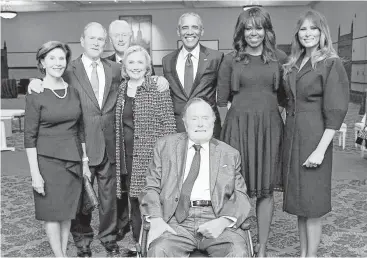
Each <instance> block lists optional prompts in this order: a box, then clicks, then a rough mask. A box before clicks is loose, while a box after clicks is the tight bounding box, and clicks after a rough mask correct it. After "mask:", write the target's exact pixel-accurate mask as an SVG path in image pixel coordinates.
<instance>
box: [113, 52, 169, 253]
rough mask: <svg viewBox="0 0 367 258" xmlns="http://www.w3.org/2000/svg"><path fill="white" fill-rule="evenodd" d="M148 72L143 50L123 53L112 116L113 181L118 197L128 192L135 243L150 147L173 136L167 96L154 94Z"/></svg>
mask: <svg viewBox="0 0 367 258" xmlns="http://www.w3.org/2000/svg"><path fill="white" fill-rule="evenodd" d="M151 71H152V67H151V58H150V56H149V54H148V52H147V51H146V50H145V49H144V48H143V47H141V46H137V45H136V46H131V47H129V48H128V49H127V50H126V51H125V53H124V57H123V59H122V68H121V74H122V77H123V78H124V79H125V80H124V81H123V82H122V83H121V85H120V88H119V93H118V97H117V104H116V114H115V115H116V120H115V123H116V178H117V197H118V198H121V194H122V192H121V191H122V189H128V194H129V200H130V208H131V216H130V219H131V226H132V232H133V238H134V241H135V242H137V241H138V240H139V233H140V226H141V223H142V222H141V214H140V210H139V200H138V197H139V194H140V192H141V190H142V188H143V187H144V183H145V172H146V170H147V168H148V164H149V162H150V160H151V158H152V157H153V147H154V145H155V142H156V140H157V139H158V138H160V137H162V136H165V135H168V134H172V133H176V122H175V118H174V114H173V104H172V99H171V96H170V93H169V91H163V92H159V91H157V83H156V80H155V79H153V78H152V77H151ZM121 175H125V176H126V177H124V178H125V179H127V182H126V181H122V180H121ZM122 186H124V187H122ZM129 244H134V243H129ZM129 247H130V250H133V248H134V246H129ZM128 249H129V248H128Z"/></svg>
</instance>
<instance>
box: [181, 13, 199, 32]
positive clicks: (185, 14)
mask: <svg viewBox="0 0 367 258" xmlns="http://www.w3.org/2000/svg"><path fill="white" fill-rule="evenodd" d="M187 16H194V17H196V18H198V20H199V26H200V29H204V25H203V21H202V20H201V17H200V15H199V14H197V13H192V12H188V13H184V14H182V15H181V16H180V18H179V19H178V26H177V27H178V29H179V28H180V26H181V25H182V19H183V18H185V17H187Z"/></svg>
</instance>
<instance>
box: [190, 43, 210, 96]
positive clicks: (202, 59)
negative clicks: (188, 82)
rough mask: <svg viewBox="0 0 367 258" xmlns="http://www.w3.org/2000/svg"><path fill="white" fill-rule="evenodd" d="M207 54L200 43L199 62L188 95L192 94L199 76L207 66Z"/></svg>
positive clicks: (199, 78)
mask: <svg viewBox="0 0 367 258" xmlns="http://www.w3.org/2000/svg"><path fill="white" fill-rule="evenodd" d="M207 56H208V53H207V51H206V47H204V46H202V45H200V53H199V64H198V69H197V71H196V76H195V80H194V83H193V85H192V89H191V92H190V96H191V95H192V93H193V92H194V90H195V89H196V87H197V86H198V85H199V84H200V80H201V77H202V75H203V73H204V71H205V69H206V67H207V66H208V59H207Z"/></svg>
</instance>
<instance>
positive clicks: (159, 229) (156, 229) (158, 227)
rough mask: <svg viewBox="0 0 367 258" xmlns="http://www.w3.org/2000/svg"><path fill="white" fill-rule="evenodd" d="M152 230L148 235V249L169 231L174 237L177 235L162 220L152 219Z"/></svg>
mask: <svg viewBox="0 0 367 258" xmlns="http://www.w3.org/2000/svg"><path fill="white" fill-rule="evenodd" d="M149 220H150V230H149V234H148V247H149V245H150V243H151V242H153V241H154V240H155V239H157V238H158V237H160V236H161V235H162V234H163V233H164V232H165V231H168V232H170V233H172V234H174V235H177V233H176V231H174V230H173V228H171V227H170V226H169V225H168V224H167V223H166V222H165V221H164V220H163V219H162V218H150V219H149Z"/></svg>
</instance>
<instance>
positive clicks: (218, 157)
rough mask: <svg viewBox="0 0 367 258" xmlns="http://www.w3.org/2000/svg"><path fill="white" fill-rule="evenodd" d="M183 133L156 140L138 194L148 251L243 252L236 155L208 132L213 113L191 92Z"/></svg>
mask: <svg viewBox="0 0 367 258" xmlns="http://www.w3.org/2000/svg"><path fill="white" fill-rule="evenodd" d="M183 121H184V124H185V127H186V131H187V133H179V134H174V135H170V136H166V137H164V138H161V139H159V140H158V141H157V143H156V146H155V148H154V156H153V160H152V161H151V164H150V166H149V168H148V170H147V177H146V186H145V188H144V189H143V192H142V194H141V196H140V209H141V213H142V215H144V216H145V217H146V219H147V220H148V221H150V225H151V226H150V231H149V235H148V245H149V243H151V244H150V248H149V249H148V256H149V257H187V256H188V255H189V253H190V252H192V251H193V250H194V249H199V250H202V251H206V252H207V253H208V254H209V255H210V256H218V257H224V256H231V257H237V256H238V257H246V256H249V252H248V251H249V246H248V244H249V243H248V242H247V241H246V240H245V239H246V234H245V231H243V230H242V229H241V225H242V224H243V222H244V221H245V219H246V217H247V215H248V213H249V211H250V203H249V199H248V196H247V194H246V184H245V180H244V179H243V177H242V175H241V174H240V160H241V159H240V155H239V152H238V151H237V150H235V149H234V148H232V147H231V146H229V145H227V144H225V143H223V142H221V141H218V140H216V139H214V138H212V136H213V129H214V121H215V113H214V111H213V110H212V108H211V106H210V104H209V103H208V102H206V101H204V100H203V99H200V98H193V99H191V100H189V101H188V103H187V105H186V106H185V108H184V110H183Z"/></svg>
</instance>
